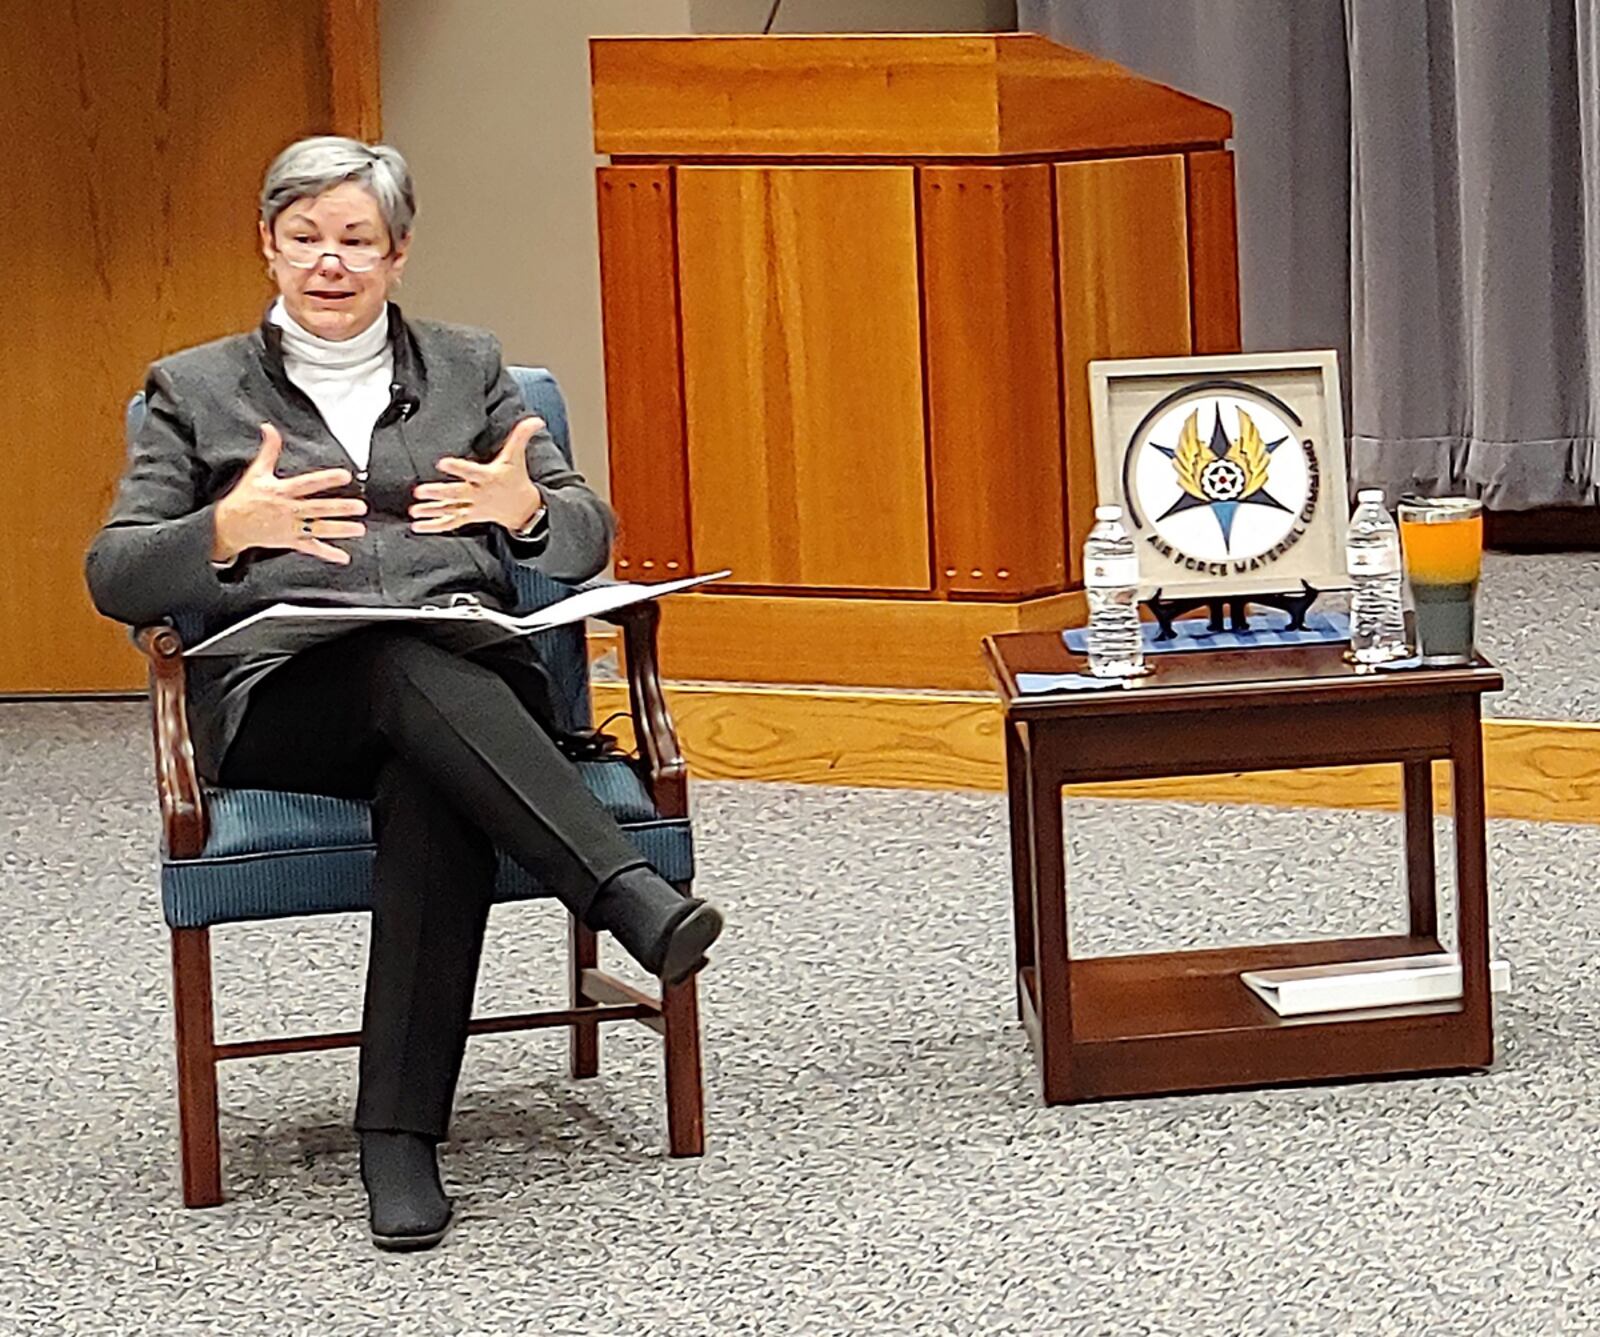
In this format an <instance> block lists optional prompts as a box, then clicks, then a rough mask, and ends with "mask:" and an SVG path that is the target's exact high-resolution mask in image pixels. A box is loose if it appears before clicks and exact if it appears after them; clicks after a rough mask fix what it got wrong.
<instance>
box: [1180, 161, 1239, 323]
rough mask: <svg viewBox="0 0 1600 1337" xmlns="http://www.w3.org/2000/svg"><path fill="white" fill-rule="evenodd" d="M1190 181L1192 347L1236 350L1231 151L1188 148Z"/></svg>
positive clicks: (1235, 222) (1236, 273) (1235, 228)
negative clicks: (1195, 151) (1194, 150)
mask: <svg viewBox="0 0 1600 1337" xmlns="http://www.w3.org/2000/svg"><path fill="white" fill-rule="evenodd" d="M1185 161H1186V163H1187V166H1188V186H1189V273H1190V274H1191V276H1192V278H1191V283H1190V286H1191V293H1190V302H1191V305H1192V307H1193V317H1192V322H1191V330H1192V335H1193V343H1194V351H1195V352H1196V353H1237V352H1239V351H1240V349H1241V347H1242V345H1241V343H1240V335H1239V224H1238V216H1237V209H1236V205H1235V200H1234V184H1233V154H1232V153H1231V152H1229V151H1228V150H1227V149H1218V150H1214V151H1211V152H1205V153H1191V154H1189V155H1188V156H1187V158H1186V159H1185Z"/></svg>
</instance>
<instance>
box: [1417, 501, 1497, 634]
mask: <svg viewBox="0 0 1600 1337" xmlns="http://www.w3.org/2000/svg"><path fill="white" fill-rule="evenodd" d="M1399 512H1400V546H1401V548H1402V550H1403V551H1404V553H1405V567H1406V580H1407V581H1408V582H1409V583H1410V585H1411V597H1412V599H1413V601H1414V603H1415V606H1416V613H1417V650H1418V653H1419V654H1421V656H1422V662H1423V663H1424V664H1431V665H1441V664H1470V663H1471V662H1472V659H1473V656H1474V654H1475V653H1476V651H1477V644H1476V638H1477V611H1478V576H1479V573H1480V572H1481V571H1482V569H1483V503H1482V502H1479V501H1474V500H1473V499H1472V498H1471V497H1402V498H1401V499H1400V507H1399Z"/></svg>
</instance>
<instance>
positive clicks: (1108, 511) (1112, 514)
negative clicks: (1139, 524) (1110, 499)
mask: <svg viewBox="0 0 1600 1337" xmlns="http://www.w3.org/2000/svg"><path fill="white" fill-rule="evenodd" d="M1094 518H1095V519H1096V520H1120V519H1122V507H1120V506H1096V507H1095V508H1094Z"/></svg>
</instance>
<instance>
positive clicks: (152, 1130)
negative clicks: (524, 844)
mask: <svg viewBox="0 0 1600 1337" xmlns="http://www.w3.org/2000/svg"><path fill="white" fill-rule="evenodd" d="M147 748H148V743H147V733H146V721H145V716H144V711H143V707H142V705H139V704H134V703H95V704H34V705H12V706H3V707H0V831H3V832H4V835H3V836H0V870H3V879H4V881H3V885H4V889H5V893H6V902H5V937H4V950H3V952H0V1000H3V1005H0V1071H3V1072H4V1073H5V1074H6V1080H5V1082H4V1083H3V1085H0V1136H3V1139H4V1141H3V1143H0V1146H3V1151H0V1157H3V1161H0V1167H3V1173H0V1334H7V1335H10V1334H18V1335H19V1337H21V1335H26V1337H32V1335H33V1334H57V1333H107V1334H119V1335H120V1334H133V1333H161V1334H169V1335H171V1337H179V1335H181V1334H212V1333H224V1332H226V1333H233V1334H255V1333H263V1334H300V1333H307V1334H343V1333H353V1334H365V1333H380V1332H381V1333H391V1332H392V1333H401V1334H445V1333H449V1334H454V1333H530V1334H533V1333H537V1334H607V1335H609V1334H619V1335H621V1334H634V1333H641V1332H646V1331H662V1332H673V1333H677V1334H702V1333H704V1334H717V1335H721V1334H744V1333H750V1334H787V1333H802V1334H835V1333H841V1334H842V1333H852V1334H853V1333H884V1334H891V1333H950V1334H968V1333H971V1334H991V1333H992V1334H1000V1333H1043V1332H1069V1333H1091V1334H1100V1333H1105V1334H1157V1333H1160V1334H1167V1333H1173V1334H1176V1333H1190V1334H1194V1333H1199V1334H1210V1333H1230V1334H1232V1333H1252V1334H1253V1333H1330V1334H1332V1333H1337V1334H1345V1333H1362V1334H1366V1333H1406V1334H1412V1333H1428V1334H1456V1333H1463V1334H1464V1333H1509V1334H1519V1335H1520V1334H1532V1333H1587V1332H1600V1260H1597V1249H1596V1220H1597V1216H1600V1062H1597V1056H1600V984H1597V983H1596V971H1595V965H1596V959H1595V958H1596V953H1597V945H1600V901H1597V900H1596V898H1595V897H1594V895H1593V894H1592V891H1593V881H1594V877H1593V870H1594V868H1595V866H1596V860H1597V857H1600V828H1577V827H1561V826H1553V825H1524V824H1516V823H1509V822H1502V823H1497V824H1495V825H1494V826H1493V828H1492V833H1491V872H1492V877H1493V886H1494V904H1495V911H1494V923H1495V929H1496V947H1497V950H1498V951H1499V952H1500V953H1502V954H1504V955H1505V956H1507V957H1508V958H1509V959H1510V960H1511V962H1512V964H1513V968H1514V971H1515V992H1514V993H1513V994H1512V995H1511V996H1510V997H1508V998H1505V999H1504V1000H1503V1002H1502V1003H1501V1005H1500V1006H1499V1009H1498V1035H1499V1062H1498V1064H1497V1066H1496V1067H1495V1069H1494V1070H1493V1071H1491V1072H1489V1073H1487V1074H1484V1075H1479V1076H1472V1077H1455V1078H1439V1079H1425V1080H1415V1081H1388V1082H1374V1083H1353V1084H1346V1085H1337V1086H1326V1087H1317V1088H1302V1089H1294V1090H1279V1091H1265V1092H1262V1091H1257V1092H1244V1093H1236V1094H1223V1095H1207V1096H1197V1097H1186V1098H1171V1099H1168V1098H1163V1099H1154V1100H1142V1101H1123V1102H1115V1103H1104V1104H1097V1105H1091V1106H1077V1107H1058V1108H1053V1109H1046V1108H1043V1107H1041V1106H1040V1104H1039V1103H1038V1099H1037V1093H1036V1086H1035V1075H1034V1068H1033V1064H1032V1061H1031V1059H1030V1057H1029V1054H1028V1050H1027V1046H1026V1043H1025V1041H1024V1038H1023V1035H1022V1033H1021V1031H1020V1029H1019V1028H1018V1026H1017V1024H1016V1021H1015V1018H1014V1014H1013V1006H1012V995H1011V986H1010V983H1009V979H1008V963H1009V954H1010V943H1009V922H1008V891H1007V861H1006V835H1005V819H1004V810H1003V804H1002V800H1001V798H1000V797H999V796H998V795H993V794H964V793H955V794H949V793H944V794H934V793H919V792H866V791H848V790H839V789H826V788H801V787H789V786H777V785H755V784H700V785H697V786H696V787H695V790H694V795H695V801H696V805H697V821H698V830H699V840H700V852H701V860H702V865H703V875H702V886H703V887H704V889H705V890H706V891H707V892H708V893H711V894H714V895H715V896H716V897H717V898H718V899H719V900H720V901H721V902H722V903H723V904H724V905H725V906H726V908H727V910H728V912H729V915H730V920H731V929H730V932H729V934H728V936H727V938H726V940H725V945H724V946H723V947H721V948H719V950H718V952H717V954H716V960H715V962H714V964H713V967H712V968H711V969H710V970H709V971H708V972H707V974H706V975H705V977H704V987H703V1014H704V1030H705V1049H706V1077H707V1083H708V1110H707V1115H708V1126H709V1132H710V1147H709V1151H708V1154H707V1155H706V1156H705V1158H704V1159H701V1160H696V1161H673V1160H671V1159H669V1158H667V1157H666V1156H665V1154H664V1151H663V1135H664V1128H663V1125H664V1119H663V1115H662V1104H661V1086H660V1067H659V1057H658V1054H659V1051H658V1049H657V1047H656V1043H655V1041H654V1038H653V1037H652V1036H650V1035H649V1034H648V1033H646V1032H644V1031H642V1030H641V1031H638V1033H637V1034H634V1033H631V1032H630V1031H627V1030H619V1029H613V1030H609V1031H607V1032H606V1036H607V1038H606V1041H605V1043H604V1053H603V1067H602V1072H601V1075H600V1077H599V1078H598V1079H595V1080H592V1081H588V1082H573V1081H570V1080H568V1079H567V1078H566V1077H565V1075H564V1045H563V1043H562V1041H561V1039H560V1038H558V1037H556V1036H554V1035H548V1034H535V1035H531V1036H530V1035H523V1036H512V1037H495V1038H486V1039H483V1040H480V1041H476V1042H474V1045H473V1047H472V1049H471V1051H470V1053H469V1056H468V1061H467V1067H466V1072H465V1075H464V1078H463V1082H462V1091H461V1098H460V1103H459V1111H460V1112H459V1118H458V1120H457V1123H456V1127H455V1129H454V1138H453V1140H452V1142H451V1143H450V1144H449V1145H448V1147H447V1148H446V1151H445V1155H444V1164H445V1171H446V1175H447V1178H448V1180H449V1182H450V1184H451V1186H452V1189H453V1191H454V1192H455V1193H456V1195H457V1197H458V1202H459V1206H460V1220H459V1224H458V1227H457V1229H456V1231H455V1233H454V1234H453V1235H452V1236H451V1237H450V1239H449V1240H448V1241H447V1242H446V1244H445V1246H444V1247H443V1248H441V1249H440V1250H438V1251H437V1252H435V1253H432V1254H429V1255H425V1256H420V1257H410V1258H398V1257H391V1256H384V1255H380V1254H378V1253H377V1252H375V1251H374V1250H373V1249H372V1248H371V1246H370V1245H369V1244H368V1243H367V1241H366V1238H365V1232H364V1222H363V1200H362V1195H361V1191H360V1187H359V1184H358V1182H357V1180H356V1177H355V1155H354V1140H353V1135H352V1134H351V1133H350V1131H349V1130H348V1124H347V1120H348V1117H349V1109H350V1103H351V1098H352V1091H353V1082H354V1063H353V1056H352V1055H351V1054H350V1053H349V1052H343V1053H333V1054H324V1055H316V1056H302V1057H289V1058H277V1059H263V1060H256V1061H252V1062H246V1063H237V1064H230V1065H228V1066H227V1067H226V1068H225V1069H224V1076H223V1085H222V1103H223V1110H224V1114H223V1125H222V1135H223V1143H224V1158H225V1176H226V1183H227V1189H228V1192H229V1194H230V1197H229V1200H228V1202H227V1203H226V1204H225V1205H224V1206H222V1207H220V1208H217V1209H214V1210H210V1211H199V1212H193V1211H186V1210H184V1209H183V1208H182V1206H181V1205H180V1204H179V1199H178V1189H177V1179H176V1160H175V1122H176V1120H175V1111H174V1105H173V1097H172V1076H171V1070H172V1062H171V1051H170V1013H169V1003H168V992H167V962H166V938H165V931H164V929H163V926H162V923H161V919H160V910H159V905H158V900H157V894H156V889H155V878H154V867H153V864H154V844H153V842H154V837H155V819H154V812H153V803H152V791H151V786H150V778H149V774H148V755H147ZM1068 822H1069V832H1070V834H1069V840H1070V845H1071V850H1070V853H1071V859H1072V868H1073V877H1074V879H1075V880H1074V895H1075V901H1074V907H1073V916H1072V917H1073V934H1074V941H1075V946H1076V948H1077V949H1078V950H1079V951H1082V952H1084V953H1100V952H1112V951H1123V950H1137V949H1148V948H1155V947H1160V946H1180V945H1205V944H1221V943H1226V942H1230V941H1251V940H1266V939H1273V938H1282V937H1288V936H1295V937H1299V936H1310V935H1319V934H1330V935H1331V934H1342V933H1349V932H1378V931H1384V930H1391V929H1393V928H1396V927H1398V926H1399V924H1400V922H1401V917H1402V914H1403V905H1404V895H1403V892H1402V890H1401V886H1400V882H1399V875H1398V872H1397V865H1396V861H1395V851H1396V849H1397V841H1398V830H1397V827H1396V823H1395V821H1394V819H1392V818H1389V817H1386V816H1374V815H1356V814H1343V813H1313V812H1289V811H1275V810H1272V809H1268V808H1261V809H1244V808H1235V809H1223V808H1212V807H1205V806H1184V805H1164V804H1163V805H1157V804H1115V803H1090V802H1079V801H1074V802H1072V803H1070V804H1069V805H1068ZM1445 830H1446V828H1444V827H1441V838H1442V837H1443V834H1444V832H1445ZM1446 849H1447V846H1444V845H1443V844H1441V853H1444V851H1445V850H1446ZM1446 862H1447V861H1446ZM364 935H365V925H364V923H363V922H362V921H360V920H359V919H354V918H349V919H346V918H337V919H326V920H318V921H301V922H298V923H294V924H278V925H271V926H249V927H237V928H231V929H225V930H221V931H219V932H218V933H217V935H216V939H217V985H218V994H219V999H220V1023H221V1027H222V1030H223V1033H224V1035H229V1034H231V1035H234V1036H238V1035H242V1034H248V1033H261V1032H264V1031H267V1030H271V1029H274V1028H280V1027H295V1028H300V1027H305V1026H310V1025H327V1026H329V1027H333V1026H340V1025H347V1024H350V1023H351V1021H352V1019H353V1018H354V1017H355V1015H356V1009H357V1007H358V995H359V986H360V970H361V962H362V957H363V952H364ZM487 955H488V959H487V962H486V966H485V974H484V979H483V984H482V988H481V994H480V999H481V1005H482V1006H483V1007H484V1008H485V1009H500V1008H521V1007H523V1006H525V1005H527V1004H528V1003H529V1002H530V1001H532V1000H535V999H544V1000H550V1001H555V1000H556V999H558V998H559V996H560V992H561V984H560V982H561V928H560V923H559V919H558V916H557V915H555V914H554V913H553V912H552V911H550V910H549V909H548V908H546V907H542V906H525V907H510V908H507V909H505V910H502V911H497V912H496V918H495V921H494V922H493V923H492V925H491V944H490V948H489V951H488V954H487Z"/></svg>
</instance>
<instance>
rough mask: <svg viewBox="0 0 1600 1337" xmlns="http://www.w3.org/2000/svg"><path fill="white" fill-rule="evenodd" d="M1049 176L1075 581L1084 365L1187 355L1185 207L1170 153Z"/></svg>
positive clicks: (1081, 500) (1083, 515)
mask: <svg viewBox="0 0 1600 1337" xmlns="http://www.w3.org/2000/svg"><path fill="white" fill-rule="evenodd" d="M1055 173H1056V214H1057V229H1058V245H1059V250H1060V258H1061V260H1060V265H1061V267H1060V285H1061V375H1062V388H1063V395H1064V399H1065V405H1066V470H1067V561H1068V563H1069V568H1070V571H1071V578H1072V580H1073V581H1074V582H1077V581H1080V580H1081V579H1082V575H1083V571H1082V564H1083V541H1084V539H1085V538H1086V537H1087V536H1088V533H1089V529H1090V526H1092V525H1093V523H1094V507H1095V471H1094V437H1093V432H1092V429H1091V426H1090V422H1089V375H1088V364H1089V363H1090V362H1092V361H1093V360H1094V359H1095V358H1103V357H1154V356H1158V355H1162V354H1168V355H1172V354H1183V353H1188V352H1189V351H1190V332H1189V324H1190V316H1189V241H1188V222H1187V214H1188V198H1187V189H1186V182H1185V176H1184V166H1183V158H1182V157H1181V156H1180V155H1176V154H1171V155H1161V156H1156V157H1147V158H1119V159H1112V160H1107V161H1103V162H1083V163H1066V164H1063V165H1061V166H1059V167H1057V168H1056V169H1055Z"/></svg>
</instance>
